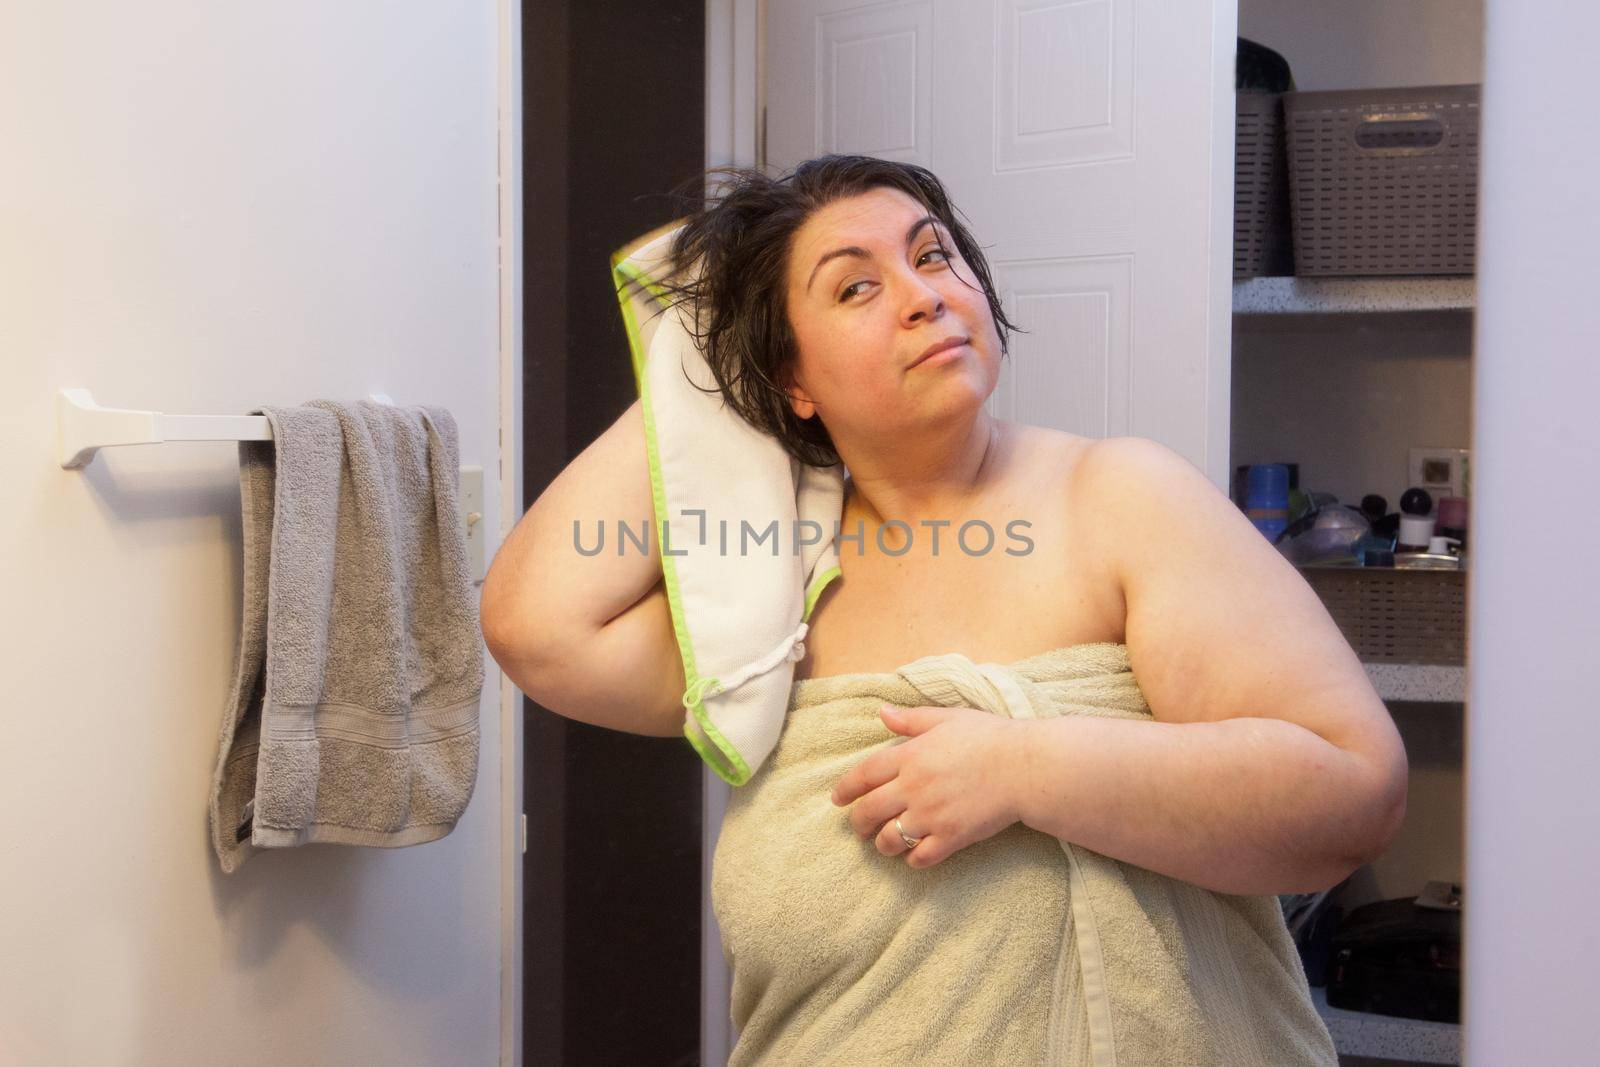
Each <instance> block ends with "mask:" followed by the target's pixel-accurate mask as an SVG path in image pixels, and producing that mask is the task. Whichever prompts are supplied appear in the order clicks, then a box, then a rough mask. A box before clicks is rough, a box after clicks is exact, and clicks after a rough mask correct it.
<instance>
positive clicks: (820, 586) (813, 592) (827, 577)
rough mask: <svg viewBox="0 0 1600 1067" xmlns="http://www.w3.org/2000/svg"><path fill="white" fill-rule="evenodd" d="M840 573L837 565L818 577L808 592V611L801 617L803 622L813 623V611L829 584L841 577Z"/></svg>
mask: <svg viewBox="0 0 1600 1067" xmlns="http://www.w3.org/2000/svg"><path fill="white" fill-rule="evenodd" d="M840 573H841V572H840V570H839V565H838V564H837V563H836V564H834V565H833V566H832V567H829V568H828V569H827V570H825V571H823V572H822V573H821V574H819V575H817V577H816V580H815V581H813V582H812V583H811V588H810V589H807V590H806V610H805V611H804V613H802V614H801V616H800V621H801V622H810V621H811V609H812V608H814V607H816V606H817V598H818V597H819V596H821V595H822V591H823V590H824V589H826V588H827V587H828V583H829V582H831V581H833V580H834V579H835V578H837V577H839V574H840Z"/></svg>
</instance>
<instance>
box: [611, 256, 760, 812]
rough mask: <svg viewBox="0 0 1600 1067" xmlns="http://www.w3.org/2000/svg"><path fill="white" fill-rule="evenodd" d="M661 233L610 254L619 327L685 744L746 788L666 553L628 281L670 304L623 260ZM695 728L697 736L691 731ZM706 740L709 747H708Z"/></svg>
mask: <svg viewBox="0 0 1600 1067" xmlns="http://www.w3.org/2000/svg"><path fill="white" fill-rule="evenodd" d="M664 232H666V230H665V229H662V230H658V231H654V232H652V233H650V234H646V235H645V236H644V237H642V238H640V239H639V240H637V241H635V242H633V243H632V244H630V245H627V246H625V247H623V248H621V249H619V250H618V251H616V252H614V253H612V256H611V276H612V279H613V280H614V281H615V282H616V289H617V300H618V302H619V303H620V304H621V305H622V322H623V327H624V329H625V330H626V332H627V334H628V351H629V353H630V354H631V356H632V362H633V380H634V384H635V385H636V386H637V387H638V389H639V399H640V401H641V403H640V407H641V409H642V410H643V413H644V438H645V446H646V448H645V450H646V452H647V454H648V455H649V457H650V502H651V505H652V507H653V508H654V511H655V520H656V544H657V545H659V546H660V549H661V570H662V575H663V579H664V581H665V583H666V588H667V606H668V607H669V608H670V609H671V611H672V631H673V633H674V634H675V635H676V636H677V639H678V655H679V656H680V657H681V658H682V660H683V673H684V678H685V680H686V681H687V682H688V688H687V689H685V690H684V694H683V705H684V707H685V708H686V709H687V711H688V713H689V715H690V716H692V718H693V723H690V722H688V721H686V722H685V723H684V724H683V736H684V737H685V738H687V739H688V741H689V744H691V745H692V746H694V750H695V751H696V752H698V753H699V754H700V758H701V759H703V760H705V762H706V763H707V764H708V765H709V766H710V767H711V769H712V770H713V771H716V772H717V776H718V777H719V778H721V779H722V780H723V781H725V782H727V783H728V784H729V785H744V784H745V783H746V782H748V781H749V780H750V775H751V773H752V772H751V770H750V765H749V764H748V763H747V762H745V759H744V757H743V756H741V755H740V754H739V750H738V749H736V748H735V747H734V746H733V743H732V742H731V741H729V740H728V739H727V738H726V737H725V736H723V733H722V731H721V730H718V729H717V726H716V724H715V723H714V722H712V721H711V716H710V715H709V714H708V713H707V712H706V706H705V700H704V694H705V692H706V691H707V690H708V689H709V690H710V691H712V692H716V691H718V690H720V689H721V688H722V683H721V682H719V681H718V680H717V679H715V678H702V677H701V676H700V672H699V669H698V668H697V667H696V666H695V660H694V645H693V643H692V642H691V641H690V640H689V622H688V619H687V618H685V616H684V614H683V596H682V594H681V592H680V591H679V588H678V570H677V567H676V566H675V565H674V564H673V562H672V561H673V557H672V556H669V555H668V554H667V552H666V548H667V545H666V539H665V530H666V523H665V516H666V514H667V494H666V488H665V486H664V484H663V483H662V480H661V457H660V450H659V447H658V445H657V442H656V420H655V413H654V411H653V409H652V408H651V406H650V387H649V384H648V379H647V377H646V375H645V359H646V356H647V353H646V352H645V351H644V342H643V340H642V338H641V337H640V333H639V322H638V319H637V318H636V317H635V315H634V313H633V307H632V305H631V304H630V302H629V300H628V293H627V284H628V283H629V282H632V283H634V284H636V285H642V286H644V287H645V288H646V289H647V290H649V292H650V293H651V295H653V296H654V297H655V298H656V300H657V302H658V303H660V304H661V306H662V308H663V309H665V308H666V307H667V306H668V297H667V294H666V293H665V292H664V291H663V290H662V289H661V287H660V286H658V285H656V284H655V283H654V282H653V281H652V280H651V279H650V278H649V277H648V276H646V275H645V274H643V273H642V272H640V271H638V270H636V269H635V268H633V267H630V266H629V265H628V264H627V262H626V260H627V259H628V257H629V256H630V255H631V254H632V252H633V251H634V250H636V249H638V248H640V247H643V245H644V244H646V243H648V242H649V241H650V240H652V239H653V238H655V237H656V236H658V235H659V234H661V233H664ZM696 726H698V727H699V729H700V732H701V734H703V735H704V737H702V736H700V735H699V734H696V733H695V727H696ZM706 738H709V739H710V741H711V745H715V748H713V747H711V745H708V744H707V743H706V740H705V739H706Z"/></svg>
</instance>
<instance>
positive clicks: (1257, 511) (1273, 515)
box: [1244, 463, 1289, 543]
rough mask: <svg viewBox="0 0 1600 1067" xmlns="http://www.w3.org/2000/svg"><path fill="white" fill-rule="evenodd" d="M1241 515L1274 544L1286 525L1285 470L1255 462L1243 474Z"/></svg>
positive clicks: (1287, 471)
mask: <svg viewBox="0 0 1600 1067" xmlns="http://www.w3.org/2000/svg"><path fill="white" fill-rule="evenodd" d="M1244 502H1245V515H1247V516H1248V517H1249V519H1250V521H1251V522H1252V523H1254V524H1255V527H1256V529H1258V530H1260V531H1261V532H1262V534H1264V535H1265V536H1266V538H1267V540H1268V541H1272V542H1274V543H1276V542H1277V540H1278V538H1279V537H1281V536H1283V531H1284V530H1285V529H1286V528H1287V527H1288V525H1289V468H1288V467H1286V466H1285V465H1283V464H1282V463H1255V464H1252V465H1251V467H1250V469H1249V470H1248V471H1246V472H1245V501H1244Z"/></svg>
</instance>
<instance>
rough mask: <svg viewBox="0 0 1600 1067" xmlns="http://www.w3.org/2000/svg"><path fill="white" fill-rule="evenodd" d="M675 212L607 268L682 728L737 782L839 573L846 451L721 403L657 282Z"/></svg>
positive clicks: (679, 313) (683, 314)
mask: <svg viewBox="0 0 1600 1067" xmlns="http://www.w3.org/2000/svg"><path fill="white" fill-rule="evenodd" d="M679 225H680V224H679V223H674V224H672V225H669V226H667V227H664V228H662V229H660V230H656V231H652V232H651V233H649V234H646V235H645V236H643V237H641V238H639V239H638V240H636V241H634V242H632V243H631V244H629V245H628V246H627V247H625V248H623V249H621V250H619V251H618V252H617V253H616V254H615V255H613V256H612V260H611V269H612V276H613V278H614V279H615V281H616V286H617V298H618V300H619V301H620V304H621V309H622V318H623V324H624V326H625V328H626V330H627V334H628V342H629V344H628V347H629V351H630V352H631V353H632V357H633V369H634V380H635V383H636V384H637V385H638V387H639V400H640V406H641V408H642V409H643V414H644V429H645V448H646V453H647V455H648V457H649V463H650V484H651V501H652V513H653V519H654V521H653V523H652V529H653V530H654V531H655V536H656V537H657V538H658V539H659V540H658V542H657V543H658V544H659V545H660V546H662V547H661V552H660V555H661V568H662V581H663V584H664V586H665V588H666V592H667V604H668V606H669V609H670V610H671V613H672V627H673V632H674V633H675V635H676V637H677V641H678V652H679V655H680V657H681V658H682V660H683V674H684V679H685V681H686V682H687V687H686V688H685V690H684V694H683V706H684V726H683V733H684V737H685V738H687V739H688V741H689V743H690V744H691V745H693V746H694V749H695V751H696V752H698V753H699V754H700V756H701V758H702V759H704V760H705V762H706V763H707V765H709V766H710V767H711V769H712V770H714V771H716V773H717V774H718V775H720V776H721V777H722V778H723V779H724V780H725V781H727V782H729V783H730V784H732V785H743V784H744V783H745V782H747V781H749V779H750V775H751V774H752V773H754V771H755V769H756V768H757V767H759V766H761V763H762V761H763V760H765V759H766V758H767V754H768V753H770V752H771V751H772V746H773V745H775V744H777V742H778V735H779V734H780V733H781V732H782V730H783V719H784V713H785V708H786V707H787V705H788V702H789V689H790V685H791V683H792V681H793V679H794V665H795V664H796V663H797V662H799V661H800V660H801V659H803V658H804V657H805V645H804V644H803V643H802V642H803V639H804V637H805V635H806V629H807V627H808V625H809V622H808V620H809V619H810V617H811V610H812V608H813V607H815V606H816V603H817V598H818V596H819V595H820V594H821V592H822V590H823V588H824V587H825V586H826V585H827V584H828V582H829V581H831V580H832V579H834V578H837V577H838V576H839V574H840V568H839V557H838V552H837V550H836V548H835V542H836V540H837V538H838V536H839V523H840V517H841V513H842V512H843V510H844V465H843V464H840V463H836V464H834V465H832V466H831V467H814V466H811V465H810V464H804V463H801V462H800V461H799V460H797V459H795V458H793V457H792V456H790V455H789V453H788V451H787V450H785V449H784V447H783V445H781V444H780V443H779V442H778V439H777V438H776V437H773V436H772V435H770V434H767V433H764V432H762V431H760V430H758V429H756V428H755V427H754V426H752V425H751V424H750V423H748V422H746V421H745V420H744V419H743V418H742V417H741V416H740V415H739V414H738V413H737V412H735V411H734V410H733V409H732V408H730V407H728V406H727V405H726V404H725V403H724V401H723V397H722V393H721V392H720V391H719V389H718V387H717V382H716V378H715V376H714V375H713V374H712V373H711V369H710V367H709V366H708V365H707V363H706V359H705V354H704V353H703V352H702V351H701V350H700V348H699V345H698V343H697V342H696V340H695V337H694V334H693V332H692V331H691V330H690V323H691V322H692V321H693V318H692V314H693V309H690V308H687V306H686V305H685V304H683V303H678V304H674V303H673V301H672V300H671V299H670V298H669V297H668V295H667V294H666V293H665V292H664V291H663V290H662V289H661V287H660V284H659V282H660V280H661V279H663V278H665V277H666V276H667V273H668V263H669V261H670V260H669V255H668V252H669V249H670V247H671V243H672V239H673V237H674V236H675V235H676V233H677V230H678V228H679ZM639 518H640V519H642V518H643V516H640V517H639ZM628 521H629V522H630V523H632V522H634V521H636V520H634V519H633V518H631V517H630V518H629V519H628ZM669 531H670V532H669ZM619 549H620V544H619Z"/></svg>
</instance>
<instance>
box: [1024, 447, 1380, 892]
mask: <svg viewBox="0 0 1600 1067" xmlns="http://www.w3.org/2000/svg"><path fill="white" fill-rule="evenodd" d="M1075 479H1076V492H1075V498H1076V499H1078V500H1080V501H1093V502H1094V506H1095V513H1096V515H1097V519H1096V522H1095V524H1094V525H1095V527H1096V529H1097V530H1099V531H1102V533H1100V534H1098V535H1097V536H1102V537H1104V538H1105V541H1104V542H1103V543H1102V544H1101V545H1100V546H1098V549H1099V550H1100V551H1104V552H1105V553H1107V554H1108V558H1109V559H1110V560H1112V561H1113V564H1114V566H1115V569H1116V572H1117V574H1118V576H1119V578H1120V581H1121V585H1122V591H1123V596H1124V599H1125V601H1126V605H1127V623H1126V637H1125V640H1126V643H1127V646H1128V658H1129V662H1130V664H1131V666H1132V668H1133V673H1134V678H1135V680H1136V681H1137V682H1138V684H1139V687H1140V689H1141V690H1142V691H1143V693H1144V696H1145V700H1146V702H1147V703H1148V704H1149V706H1150V710H1151V712H1152V714H1153V715H1154V718H1155V721H1153V722H1148V721H1133V720H1126V719H1106V718H1095V717H1091V716H1083V715H1073V716H1066V717H1061V718H1052V719H1038V720H1023V721H1020V722H1019V726H1020V727H1021V729H1019V730H1017V731H1014V732H1013V735H1014V737H1015V739H1016V742H1017V744H1018V748H1019V750H1018V751H1017V752H1016V758H1017V760H1018V761H1019V763H1020V766H1021V767H1022V769H1023V770H1022V773H1021V774H1019V775H1017V776H1016V777H1015V778H1014V779H1013V780H1012V781H1013V786H1014V788H1015V789H1016V795H1015V797H1014V798H1013V799H1014V803H1015V809H1016V811H1017V813H1018V815H1019V817H1020V818H1021V820H1022V822H1023V823H1025V824H1026V825H1028V826H1030V827H1032V828H1033V829H1036V830H1040V831H1043V832H1045V833H1049V834H1052V835H1053V836H1056V837H1059V838H1061V839H1063V840H1066V841H1071V842H1073V843H1074V844H1078V845H1082V846H1083V847H1085V848H1089V849H1093V850H1094V851H1096V852H1100V853H1102V854H1104V855H1107V856H1113V857H1115V858H1117V859H1120V860H1124V861H1126V862H1128V863H1133V864H1136V865H1138V866H1141V867H1145V868H1148V869H1150V870H1153V871H1157V872H1160V873H1162V874H1167V875H1170V876H1172V877H1175V878H1180V879H1183V880H1184V881H1188V882H1192V883H1194V884H1196V885H1200V886H1204V887H1206V888H1209V889H1214V890H1217V891H1219V892H1225V893H1242V894H1266V893H1288V892H1306V891H1311V890H1318V889H1325V888H1328V887H1330V886H1333V885H1335V884H1337V883H1338V882H1339V881H1340V880H1342V879H1343V878H1344V877H1345V876H1346V875H1348V874H1349V873H1350V872H1351V871H1353V870H1355V868H1357V867H1359V866H1360V865H1361V864H1363V863H1366V862H1368V861H1370V860H1372V859H1373V858H1375V857H1377V856H1378V855H1381V854H1382V853H1383V851H1384V850H1385V849H1386V848H1387V847H1388V846H1389V844H1390V843H1391V842H1392V841H1393V840H1394V838H1395V836H1396V834H1397V833H1398V832H1399V829H1400V825H1401V823H1402V821H1403V820H1404V817H1405V804H1406V800H1405V798H1406V775H1407V765H1406V754H1405V747H1404V745H1403V744H1402V743H1401V740H1400V735H1399V733H1398V732H1397V731H1396V730H1395V727H1394V722H1393V720H1392V719H1391V718H1390V716H1389V712H1388V709H1387V708H1385V707H1384V705H1383V702H1382V701H1381V700H1380V699H1379V697H1378V695H1377V693H1376V692H1375V691H1374V690H1373V688H1372V685H1371V683H1370V682H1369V681H1368V679H1367V676H1366V672H1365V671H1364V670H1363V669H1362V666H1361V663H1360V661H1359V660H1358V659H1357V658H1356V655H1355V653H1354V651H1353V650H1352V649H1351V648H1350V645H1349V643H1348V642H1347V641H1346V640H1345V639H1344V636H1343V635H1342V634H1341V633H1340V632H1339V629H1338V627H1337V626H1336V625H1335V624H1334V622H1333V620H1332V618H1330V617H1329V615H1328V612H1327V610H1326V608H1324V607H1323V604H1322V601H1321V600H1320V599H1318V597H1317V595H1316V594H1315V593H1314V592H1313V591H1312V590H1311V588H1310V586H1308V585H1307V584H1306V582H1305V580H1304V579H1303V578H1302V577H1301V576H1300V574H1299V573H1298V572H1297V571H1296V570H1295V568H1294V566H1293V565H1292V564H1290V563H1289V562H1288V561H1287V560H1285V559H1284V558H1283V557H1282V556H1281V555H1280V554H1279V553H1278V551H1277V549H1275V548H1274V547H1273V546H1272V545H1271V544H1269V543H1268V542H1267V540H1266V538H1264V537H1263V536H1262V535H1261V534H1260V532H1259V531H1257V530H1256V528H1255V527H1254V526H1253V525H1252V524H1251V523H1250V521H1249V520H1248V519H1246V518H1245V517H1244V515H1243V514H1242V513H1241V512H1240V511H1239V509H1238V508H1237V507H1236V506H1234V504H1233V503H1232V502H1231V501H1230V500H1228V498H1227V497H1225V496H1223V495H1222V494H1221V493H1220V492H1218V491H1217V489H1216V487H1215V486H1213V485H1212V484H1211V482H1210V481H1209V480H1207V479H1206V477H1205V476H1204V475H1203V474H1201V472H1200V471H1199V470H1198V469H1196V468H1195V467H1194V466H1193V465H1192V464H1191V463H1189V461H1188V460H1186V459H1184V458H1183V457H1181V456H1179V455H1178V454H1177V453H1176V452H1173V451H1172V450H1170V449H1168V448H1167V447H1166V446H1164V445H1161V444H1159V443H1157V442H1155V441H1151V440H1147V439H1144V438H1137V437H1121V438H1109V439H1106V440H1103V441H1099V442H1096V443H1095V444H1094V445H1093V446H1091V448H1090V451H1089V453H1088V454H1087V455H1086V456H1085V458H1084V460H1083V461H1082V463H1081V464H1080V465H1079V468H1078V470H1077V472H1076V474H1075Z"/></svg>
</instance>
